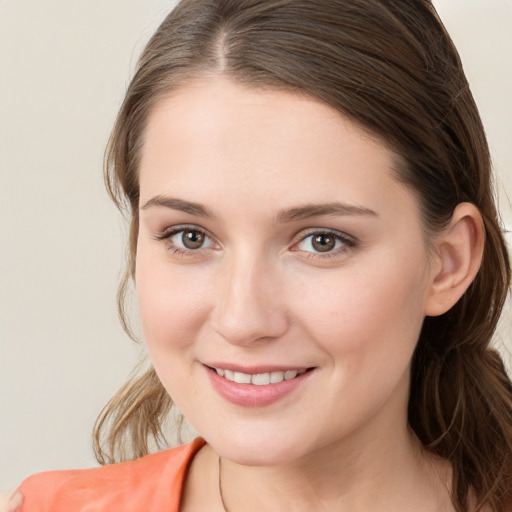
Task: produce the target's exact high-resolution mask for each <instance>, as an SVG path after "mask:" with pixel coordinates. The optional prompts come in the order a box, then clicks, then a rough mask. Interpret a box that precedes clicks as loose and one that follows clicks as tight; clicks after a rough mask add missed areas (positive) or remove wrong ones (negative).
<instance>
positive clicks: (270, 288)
mask: <svg viewBox="0 0 512 512" xmlns="http://www.w3.org/2000/svg"><path fill="white" fill-rule="evenodd" d="M225 265H226V269H225V271H224V272H222V276H220V279H219V281H220V282H219V287H218V290H217V293H216V304H215V306H214V308H213V310H212V312H211V323H212V327H213V329H214V330H215V331H216V332H217V333H218V334H220V335H221V336H222V337H223V338H224V339H226V340H227V341H228V342H230V343H232V344H237V345H247V346H249V345H253V344H254V343H261V342H264V341H269V340H273V339H276V338H279V337H280V336H282V335H283V334H284V333H285V332H286V331H287V329H288V323H289V319H288V316H287V313H286V308H285V305H284V298H283V290H282V286H281V280H280V279H279V277H278V274H279V272H277V269H275V268H272V265H270V264H265V263H264V262H263V261H262V260H261V259H260V260H257V259H256V258H254V257H249V258H245V259H242V258H240V259H235V260H234V261H231V262H225Z"/></svg>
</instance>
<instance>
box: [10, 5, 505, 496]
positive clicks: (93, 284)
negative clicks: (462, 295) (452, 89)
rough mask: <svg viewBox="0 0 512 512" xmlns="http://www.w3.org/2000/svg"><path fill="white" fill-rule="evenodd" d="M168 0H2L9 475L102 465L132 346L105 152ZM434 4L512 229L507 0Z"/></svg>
mask: <svg viewBox="0 0 512 512" xmlns="http://www.w3.org/2000/svg"><path fill="white" fill-rule="evenodd" d="M173 3H174V2H170V1H167V2H165V1H163V0H159V1H157V0H118V1H114V0H95V1H93V0H89V1H85V0H61V1H44V0H40V1H37V0H32V1H29V0H0V489H2V488H3V489H5V488H8V487H11V486H14V485H16V484H17V483H18V482H19V481H20V480H21V479H22V478H23V477H25V476H27V475H28V474H31V473H33V472H36V471H41V470H45V469H53V468H71V467H86V466H90V465H93V464H94V459H93V457H92V451H91V448H90V432H91V428H92V425H93V422H94V419H95V417H96V415H97V413H98V412H99V411H100V409H101V407H102V406H103V405H104V403H105V402H106V401H107V400H108V398H109V397H110V396H111V394H112V393H113V392H114V391H115V390H116V389H117V387H118V386H119V385H120V384H122V382H123V381H124V379H125V378H126V376H127V375H128V373H129V372H130V370H131V367H132V366H133V364H134V362H135V361H136V359H137V354H138V349H137V348H136V347H135V346H134V344H133V343H132V342H131V341H129V340H128V339H127V338H126V336H125V335H124V334H123V332H122V331H121V328H120V327H119V325H118V322H117V317H116V310H115V290H116V285H117V280H118V276H119V272H120V265H121V261H122V256H123V250H124V249H123V235H124V233H123V229H124V228H123V223H122V221H121V218H120V216H119V215H118V213H117V212H116V211H115V209H114V207H113V206H112V205H111V204H110V203H109V200H108V199H107V196H106V193H105V192H104V189H103V183H102V175H101V165H102V156H103V149H104V146H105V143H106V140H107V137H108V134H109V130H110V127H111V124H112V122H113V119H114V116H115V114H116V110H117V108H118V106H119V104H120V101H121V99H122V95H123V91H124V89H125V87H126V85H127V82H128V78H129V76H130V73H131V70H132V69H133V65H134V63H135V60H136V56H137V54H138V52H139V51H140V49H141V47H142V45H143V44H144V42H145V41H146V39H147V38H148V37H149V35H150V34H151V32H152V30H154V28H156V26H157V24H158V23H159V21H161V19H162V18H163V16H164V14H165V13H166V12H167V11H168V10H169V9H170V8H171V6H172V5H173ZM437 5H438V7H439V10H440V13H441V16H442V17H443V19H444V20H445V22H446V24H447V26H448V28H449V30H450V31H451V33H452V36H453V38H454V40H455V42H456V44H457V45H458V46H459V49H460V51H461V54H462V58H463V61H464V63H465V65H466V69H467V73H468V76H469V79H470V82H471V83H472V86H473V90H474V93H475V96H476V98H477V101H478V104H479V106H480V108H481V111H482V116H483V118H484V122H485V124H486V127H487V130H488V134H489V139H490V142H491V147H492V150H493V155H494V158H495V166H496V170H497V172H498V173H499V188H500V201H501V208H502V212H503V216H504V219H505V221H506V223H507V224H508V227H509V229H510V228H511V227H512V209H511V207H510V201H509V200H507V198H506V193H505V191H506V190H508V192H509V194H511V191H512V141H511V140H510V132H511V131H512V122H511V116H512V95H511V93H510V91H512V30H510V28H511V27H512V1H511V0H438V2H437ZM508 316H510V315H508ZM507 322H508V324H507ZM507 322H506V325H504V326H503V327H502V330H501V334H500V339H505V340H506V341H507V340H508V343H510V345H511V346H512V340H511V330H510V320H509V318H507Z"/></svg>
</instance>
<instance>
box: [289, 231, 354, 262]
mask: <svg viewBox="0 0 512 512" xmlns="http://www.w3.org/2000/svg"><path fill="white" fill-rule="evenodd" d="M317 234H321V235H331V236H333V237H335V238H336V239H337V240H341V242H342V243H343V246H342V247H339V248H337V249H333V250H332V251H327V252H324V253H322V252H313V251H304V250H302V249H298V248H297V246H298V245H299V244H300V243H301V242H303V241H304V240H306V239H307V238H309V237H310V236H313V235H317ZM296 238H298V240H297V241H296V242H294V243H293V245H292V248H291V250H292V251H302V252H304V253H306V254H307V255H308V257H318V258H328V257H333V256H338V255H340V254H342V253H346V252H347V251H348V250H350V249H352V248H354V247H355V246H356V245H357V243H358V241H357V239H355V238H354V237H353V236H351V235H348V234H347V233H344V232H343V231H338V230H336V229H330V228H309V229H307V230H305V231H301V232H300V233H299V234H298V235H297V236H296Z"/></svg>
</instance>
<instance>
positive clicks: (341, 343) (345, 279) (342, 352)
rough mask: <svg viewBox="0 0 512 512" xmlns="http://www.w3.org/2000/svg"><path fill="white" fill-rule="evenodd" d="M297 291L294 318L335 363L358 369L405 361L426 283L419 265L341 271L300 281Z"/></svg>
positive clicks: (417, 326)
mask: <svg viewBox="0 0 512 512" xmlns="http://www.w3.org/2000/svg"><path fill="white" fill-rule="evenodd" d="M388 261H394V260H393V259H390V260H388ZM300 288H301V289H300V291H299V290H296V291H295V292H294V293H292V294H290V296H291V297H302V300H301V299H292V300H294V301H295V306H294V309H295V311H296V315H295V316H296V318H297V319H299V321H300V322H302V324H303V327H304V328H305V329H306V330H307V331H308V332H309V334H310V336H311V337H312V338H314V339H315V340H316V341H317V343H318V344H319V345H322V347H323V348H324V349H325V350H326V351H327V352H329V353H330V354H331V356H333V357H334V358H337V361H338V362H340V361H341V362H342V363H343V364H345V363H346V364H348V363H350V364H351V365H357V366H360V365H363V364H367V363H368V362H369V361H370V360H371V361H372V364H373V363H375V364H378V363H379V362H378V358H379V357H380V358H386V359H389V358H393V357H395V358H396V357H398V356H403V357H401V359H403V358H406V359H407V361H408V358H409V357H410V354H411V353H412V351H413V350H414V347H415V345H416V342H417V339H418V336H419V332H420V329H421V325H422V323H423V318H424V312H423V303H424V293H425V283H424V282H423V280H422V278H421V276H418V271H417V265H407V261H404V262H402V263H401V264H396V265H395V264H387V265H386V264H382V265H380V266H376V265H373V266H364V270H358V269H341V270H340V271H339V272H338V273H337V274H334V273H333V274H331V275H325V276H321V275H319V276H315V278H314V279H311V280H307V281H304V280H303V281H302V282H301V286H300ZM348 355H350V356H351V357H350V358H347V356H348ZM400 364H403V360H402V361H401V363H400Z"/></svg>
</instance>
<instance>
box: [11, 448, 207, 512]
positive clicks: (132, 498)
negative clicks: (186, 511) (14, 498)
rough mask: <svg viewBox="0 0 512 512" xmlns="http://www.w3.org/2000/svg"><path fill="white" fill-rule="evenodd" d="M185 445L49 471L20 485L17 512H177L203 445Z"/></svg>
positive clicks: (34, 476)
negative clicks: (103, 463) (190, 469)
mask: <svg viewBox="0 0 512 512" xmlns="http://www.w3.org/2000/svg"><path fill="white" fill-rule="evenodd" d="M204 444H205V443H204V441H203V440H202V439H200V438H198V439H195V440H194V441H192V442H191V443H189V444H186V445H183V446H179V447H177V448H172V449H170V450H164V451H161V452H158V453H155V454H152V455H147V456H145V457H141V458H140V459H137V460H135V461H132V462H123V463H120V464H111V465H107V466H103V467H98V468H91V469H79V470H67V471H47V472H44V473H38V474H36V475H33V476H31V477H29V478H27V479H26V480H25V481H24V482H23V483H22V484H21V486H20V487H19V491H21V493H22V494H23V497H24V499H23V505H22V507H21V508H19V509H18V510H19V512H36V511H37V512H50V511H51V512H82V511H83V512H85V511H86V510H88V511H89V510H94V511H95V512H104V511H105V512H107V511H108V512H116V511H119V512H121V511H122V512H177V510H178V508H179V500H180V497H181V490H182V487H183V482H184V479H185V474H186V471H187V468H188V466H189V464H190V462H191V460H192V458H193V456H194V455H195V454H196V452H197V451H198V450H199V449H200V448H201V447H202V446H203V445H204Z"/></svg>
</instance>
